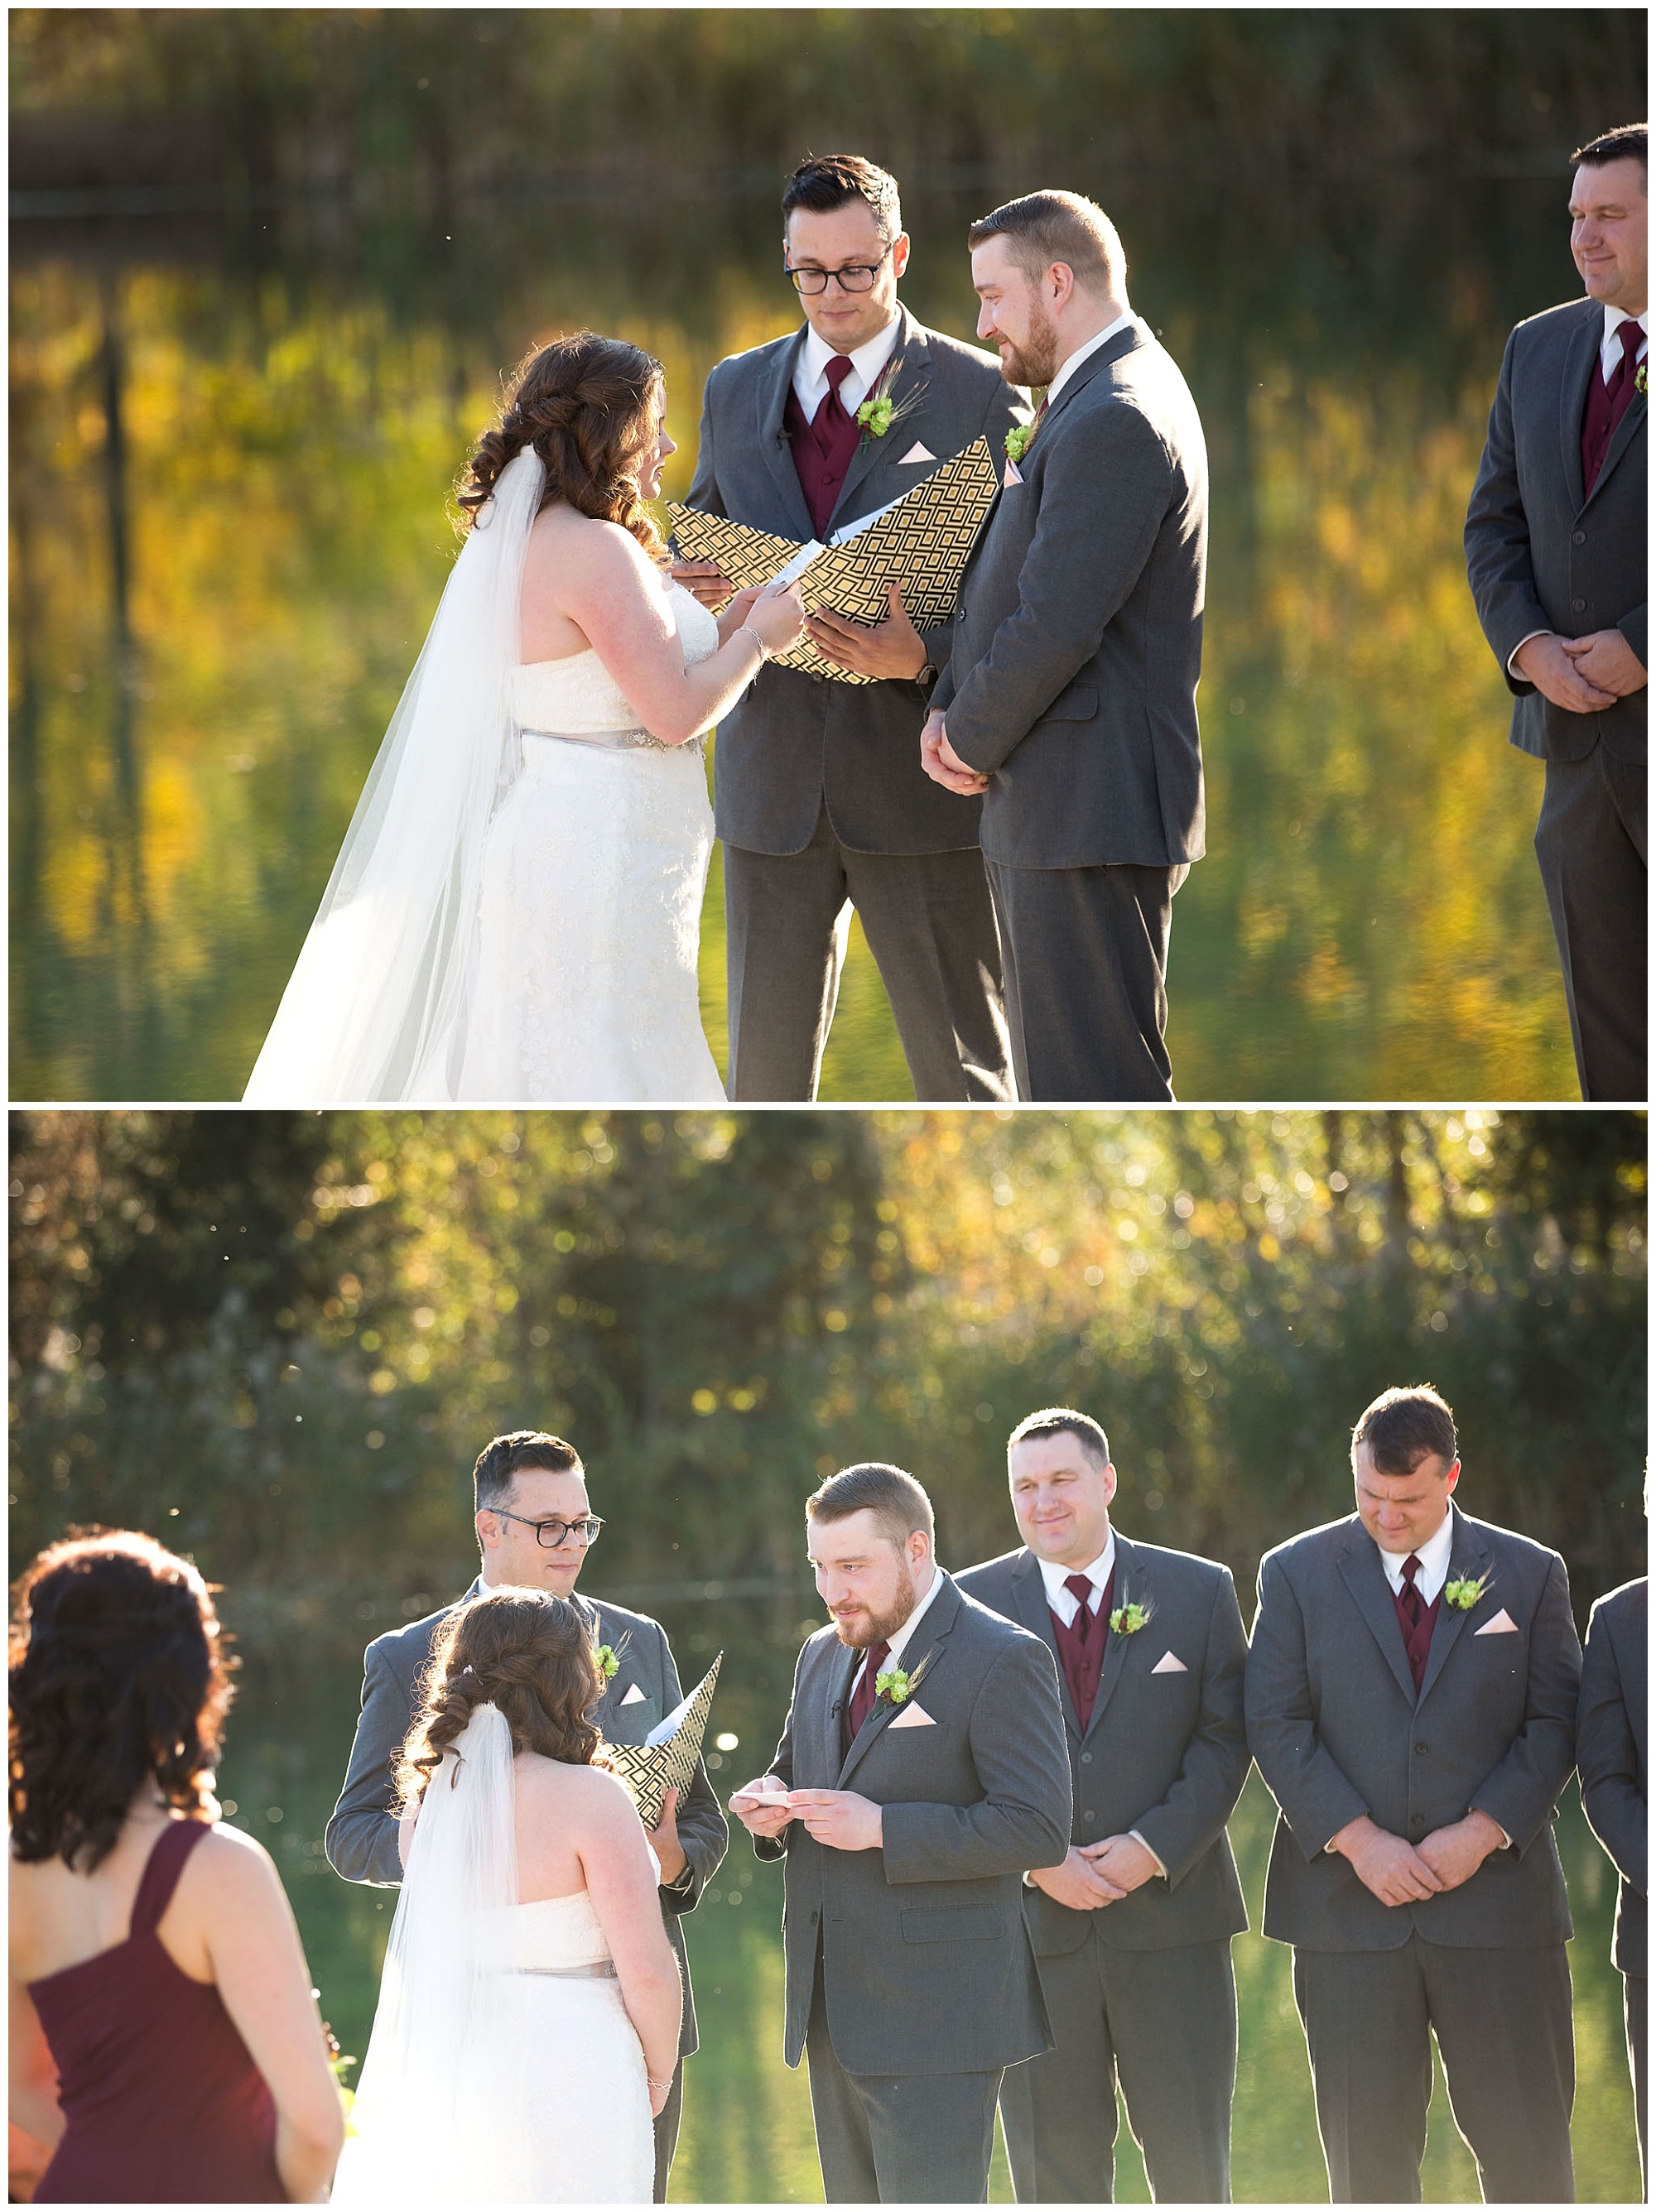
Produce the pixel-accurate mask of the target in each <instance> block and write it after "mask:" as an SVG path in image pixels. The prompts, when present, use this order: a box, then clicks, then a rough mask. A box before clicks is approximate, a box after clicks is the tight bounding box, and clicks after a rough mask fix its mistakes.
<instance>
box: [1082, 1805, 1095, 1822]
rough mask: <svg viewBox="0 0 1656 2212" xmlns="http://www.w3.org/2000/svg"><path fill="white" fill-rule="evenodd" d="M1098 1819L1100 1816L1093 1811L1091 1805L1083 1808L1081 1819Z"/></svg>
mask: <svg viewBox="0 0 1656 2212" xmlns="http://www.w3.org/2000/svg"><path fill="white" fill-rule="evenodd" d="M1098 1817H1099V1816H1098V1814H1096V1813H1095V1812H1094V1811H1093V1808H1092V1807H1091V1806H1090V1805H1087V1806H1084V1807H1083V1808H1082V1810H1081V1818H1082V1820H1097V1819H1098Z"/></svg>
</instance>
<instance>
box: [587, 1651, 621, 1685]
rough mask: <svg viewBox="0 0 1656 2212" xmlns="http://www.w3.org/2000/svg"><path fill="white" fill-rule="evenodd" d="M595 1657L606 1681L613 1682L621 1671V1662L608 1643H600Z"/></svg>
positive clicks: (594, 1653)
mask: <svg viewBox="0 0 1656 2212" xmlns="http://www.w3.org/2000/svg"><path fill="white" fill-rule="evenodd" d="M593 1657H594V1659H595V1660H597V1662H598V1671H599V1673H600V1674H601V1675H602V1676H603V1677H604V1680H606V1682H612V1681H613V1680H615V1678H616V1676H617V1674H619V1673H620V1671H621V1662H620V1661H619V1660H618V1658H617V1657H616V1656H615V1653H614V1651H613V1650H612V1649H611V1647H610V1646H609V1645H608V1644H598V1645H597V1646H596V1647H595V1648H594V1651H593Z"/></svg>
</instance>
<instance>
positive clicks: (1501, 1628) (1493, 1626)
mask: <svg viewBox="0 0 1656 2212" xmlns="http://www.w3.org/2000/svg"><path fill="white" fill-rule="evenodd" d="M1472 1633H1473V1634H1474V1635H1475V1636H1516V1635H1517V1633H1518V1623H1517V1622H1516V1621H1515V1620H1513V1616H1512V1615H1511V1613H1508V1612H1507V1608H1506V1607H1505V1606H1504V1605H1503V1606H1502V1607H1501V1610H1500V1612H1499V1613H1497V1614H1496V1615H1495V1619H1494V1620H1486V1621H1485V1622H1484V1624H1483V1626H1482V1628H1476V1629H1474V1630H1473V1632H1472Z"/></svg>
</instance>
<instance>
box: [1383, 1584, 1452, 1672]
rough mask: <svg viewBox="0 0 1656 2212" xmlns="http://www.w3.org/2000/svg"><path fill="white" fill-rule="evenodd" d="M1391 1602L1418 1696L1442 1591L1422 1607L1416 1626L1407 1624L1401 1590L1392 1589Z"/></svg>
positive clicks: (1407, 1616)
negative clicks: (1395, 1612) (1394, 1607)
mask: <svg viewBox="0 0 1656 2212" xmlns="http://www.w3.org/2000/svg"><path fill="white" fill-rule="evenodd" d="M1404 1587H1405V1588H1406V1587H1407V1585H1406V1584H1405V1586H1404ZM1391 1602H1392V1604H1393V1605H1394V1606H1396V1607H1397V1626H1398V1627H1399V1628H1400V1629H1402V1631H1403V1650H1405V1651H1406V1652H1407V1653H1408V1655H1409V1673H1410V1674H1412V1675H1413V1676H1414V1678H1415V1695H1416V1697H1419V1695H1420V1693H1421V1684H1422V1682H1423V1681H1424V1680H1426V1662H1427V1659H1428V1656H1429V1655H1430V1653H1431V1650H1432V1631H1433V1630H1434V1628H1435V1627H1436V1626H1437V1625H1438V1608H1439V1607H1440V1605H1441V1604H1442V1603H1443V1592H1442V1591H1441V1590H1440V1591H1439V1592H1438V1594H1437V1595H1436V1596H1435V1597H1434V1599H1433V1601H1432V1602H1431V1604H1430V1605H1428V1606H1427V1607H1424V1608H1423V1609H1422V1613H1421V1617H1420V1625H1419V1626H1418V1627H1416V1628H1410V1626H1409V1615H1408V1614H1407V1613H1405V1612H1404V1611H1403V1591H1402V1590H1393V1591H1392V1593H1391Z"/></svg>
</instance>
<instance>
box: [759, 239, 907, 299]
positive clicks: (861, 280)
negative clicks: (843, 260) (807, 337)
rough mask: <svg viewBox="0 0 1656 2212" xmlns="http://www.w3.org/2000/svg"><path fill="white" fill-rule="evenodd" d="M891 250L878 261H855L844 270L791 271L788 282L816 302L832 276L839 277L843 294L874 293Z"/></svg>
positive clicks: (887, 250) (889, 248)
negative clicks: (877, 280) (875, 285)
mask: <svg viewBox="0 0 1656 2212" xmlns="http://www.w3.org/2000/svg"><path fill="white" fill-rule="evenodd" d="M891 250H892V249H891V247H890V246H887V247H886V251H885V252H884V253H882V254H881V255H880V259H879V260H878V261H853V262H850V263H849V264H847V265H846V266H845V267H844V268H843V269H789V270H788V282H789V283H791V284H792V286H793V288H794V289H795V291H796V292H803V293H804V295H805V296H806V297H807V299H808V300H814V299H815V298H816V296H817V295H818V293H819V292H825V291H826V290H827V289H828V279H829V278H830V277H831V276H837V277H838V279H839V289H840V290H841V291H842V292H872V291H873V290H874V279H875V277H876V276H879V274H880V270H881V269H882V268H883V267H884V265H885V264H886V260H887V258H889V256H890V253H891ZM784 265H785V264H784Z"/></svg>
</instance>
